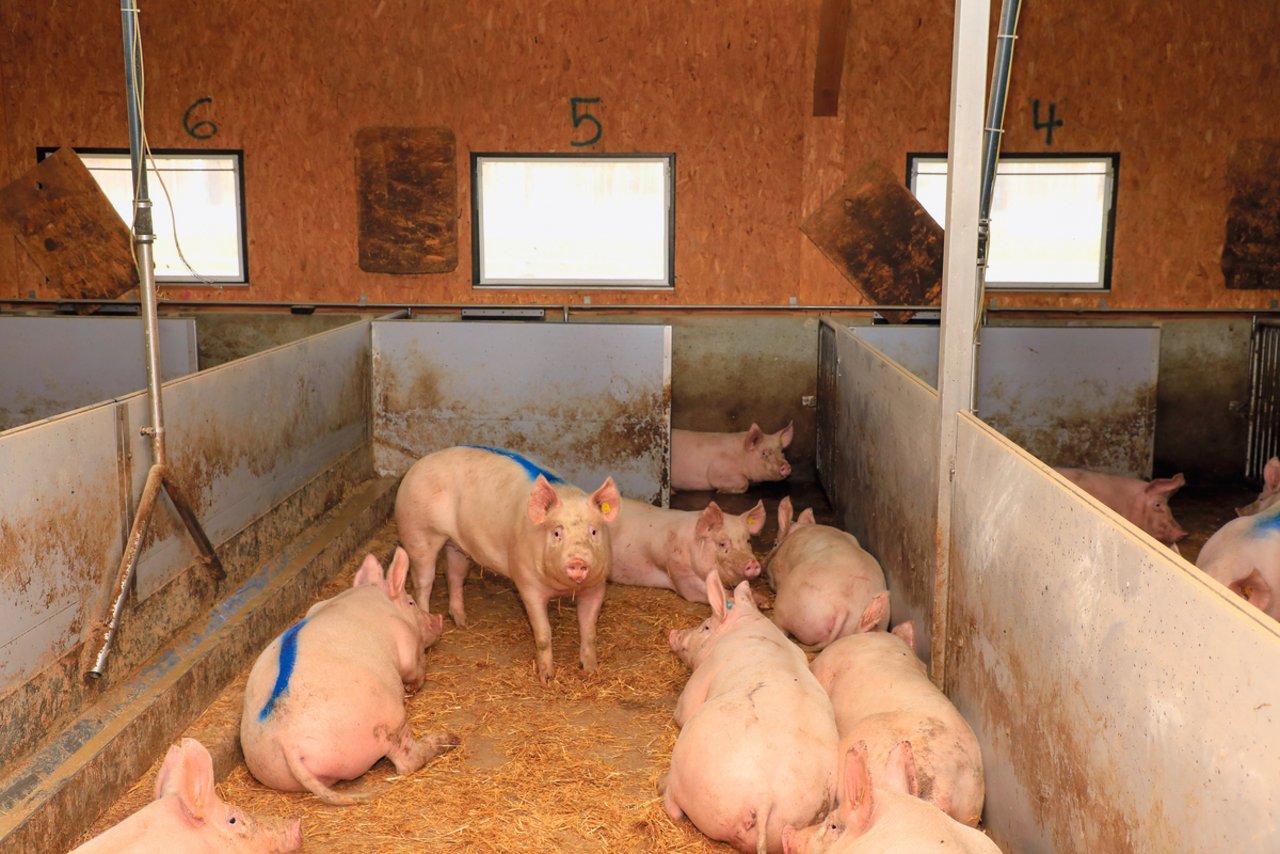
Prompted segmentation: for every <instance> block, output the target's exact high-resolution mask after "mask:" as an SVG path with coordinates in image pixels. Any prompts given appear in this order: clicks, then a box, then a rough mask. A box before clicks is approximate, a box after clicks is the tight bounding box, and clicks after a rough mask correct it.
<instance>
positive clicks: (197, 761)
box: [72, 738, 302, 854]
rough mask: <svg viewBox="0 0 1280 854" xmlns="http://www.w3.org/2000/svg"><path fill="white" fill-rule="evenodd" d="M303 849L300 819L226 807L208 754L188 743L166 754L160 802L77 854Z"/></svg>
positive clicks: (159, 785) (202, 853)
mask: <svg viewBox="0 0 1280 854" xmlns="http://www.w3.org/2000/svg"><path fill="white" fill-rule="evenodd" d="M301 847H302V825H301V823H300V822H299V821H298V820H297V819H294V820H293V821H292V822H286V821H284V820H283V819H271V818H266V819H264V818H255V817H253V816H251V815H249V814H248V813H247V812H245V811H244V810H240V809H236V808H235V807H233V806H231V805H230V804H227V803H224V802H223V800H222V799H221V798H219V797H218V793H217V791H216V790H215V789H214V782H213V759H212V757H210V756H209V751H208V750H206V749H205V746H204V745H203V744H201V743H200V742H198V741H196V740H195V739H194V738H184V739H182V742H181V743H180V744H174V745H171V746H170V747H169V752H168V753H167V754H165V757H164V764H162V765H161V766H160V773H159V774H157V775H156V798H155V800H153V801H152V802H151V803H149V804H147V805H146V806H145V807H143V808H142V809H140V810H138V811H137V812H135V813H134V814H133V815H131V816H129V817H128V818H126V819H125V820H124V821H122V822H120V823H119V824H117V825H115V826H114V827H112V828H110V829H109V830H106V831H104V832H102V833H101V834H99V835H98V836H95V837H94V838H93V839H90V840H89V841H88V842H86V843H85V844H83V845H81V846H80V847H79V848H76V849H75V850H74V851H73V852H72V854H117V852H137V854H150V852H154V851H182V852H191V853H192V854H221V852H226V851H231V852H244V854H250V852H256V854H274V852H284V851H297V850H298V849H299V848H301Z"/></svg>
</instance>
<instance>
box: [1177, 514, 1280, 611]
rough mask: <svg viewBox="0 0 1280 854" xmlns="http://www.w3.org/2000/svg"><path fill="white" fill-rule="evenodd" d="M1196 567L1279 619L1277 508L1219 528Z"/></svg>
mask: <svg viewBox="0 0 1280 854" xmlns="http://www.w3.org/2000/svg"><path fill="white" fill-rule="evenodd" d="M1196 566H1198V567H1200V569H1202V570H1204V571H1205V573H1206V574H1207V575H1208V576H1209V577H1210V578H1213V579H1215V580H1217V581H1219V582H1221V583H1222V584H1224V585H1226V586H1227V588H1228V589H1229V590H1231V592H1233V593H1235V594H1237V595H1239V596H1241V597H1243V598H1244V599H1245V601H1247V602H1248V603H1249V604H1251V605H1253V606H1254V607H1256V608H1258V609H1259V610H1261V611H1262V612H1263V613H1265V614H1268V615H1269V616H1271V617H1273V618H1275V619H1277V620H1280V505H1277V504H1275V503H1272V505H1271V506H1269V507H1267V508H1266V509H1265V510H1263V511H1262V512H1260V513H1256V514H1253V515H1250V516H1241V517H1239V518H1237V519H1232V520H1231V521H1230V522H1228V523H1227V524H1225V525H1223V526H1222V527H1221V528H1219V529H1218V530H1217V531H1215V532H1214V533H1213V535H1212V536H1211V537H1209V539H1208V540H1206V541H1205V544H1204V546H1203V547H1202V548H1201V549H1200V554H1199V555H1197V556H1196Z"/></svg>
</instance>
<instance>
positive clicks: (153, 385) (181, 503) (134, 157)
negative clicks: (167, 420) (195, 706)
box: [86, 0, 226, 681]
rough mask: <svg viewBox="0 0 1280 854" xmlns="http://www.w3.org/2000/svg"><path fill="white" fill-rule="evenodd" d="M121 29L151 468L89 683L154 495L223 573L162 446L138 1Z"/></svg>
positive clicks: (124, 8) (107, 645)
mask: <svg viewBox="0 0 1280 854" xmlns="http://www.w3.org/2000/svg"><path fill="white" fill-rule="evenodd" d="M120 18H121V28H122V30H123V34H124V80H125V100H126V103H127V106H128V113H129V160H130V164H131V166H132V168H133V187H134V203H133V212H134V213H133V245H134V256H135V260H136V261H137V264H138V288H139V292H140V294H141V296H142V332H143V345H144V347H145V350H146V366H147V399H148V402H149V404H150V410H151V424H150V426H148V427H144V428H142V429H143V432H144V433H146V434H148V435H150V437H151V453H152V460H151V468H150V469H149V470H148V472H147V480H146V483H145V484H144V486H143V489H142V497H141V498H140V499H139V501H138V510H137V514H136V515H135V516H134V518H133V524H132V526H131V527H130V529H129V536H128V538H127V540H126V541H125V547H124V554H123V555H121V558H120V568H119V571H118V572H117V573H116V578H115V583H114V585H113V586H112V601H111V612H110V615H109V618H108V621H107V623H106V625H105V627H104V628H103V629H102V646H101V647H100V648H99V650H98V655H97V658H96V660H95V662H94V666H93V668H92V669H91V670H89V671H88V673H87V674H86V679H87V680H88V681H93V680H96V679H99V678H101V677H102V674H103V671H104V668H105V667H106V661H107V655H108V654H109V653H110V652H111V647H112V644H113V643H114V641H115V635H116V632H117V631H118V630H119V628H120V618H121V617H122V615H123V614H124V606H125V602H126V601H128V597H129V590H130V589H131V588H132V586H133V576H134V572H135V571H136V570H137V566H138V557H139V554H140V553H141V551H142V540H143V539H144V538H145V537H146V534H147V528H148V526H149V525H150V523H151V514H152V513H153V512H154V511H155V504H156V499H157V498H158V497H159V494H160V489H161V488H162V487H163V489H164V490H165V492H167V493H168V494H169V499H170V500H171V501H172V502H173V506H174V508H175V509H176V510H177V511H178V515H179V517H181V519H182V521H183V523H184V524H185V525H186V527H187V531H188V533H190V534H191V538H192V539H193V540H194V541H195V543H196V546H197V548H199V550H200V554H201V557H202V558H203V559H204V561H205V562H206V563H207V564H208V565H209V568H210V570H211V571H212V572H213V574H214V578H215V579H217V580H219V581H221V580H222V579H223V578H224V577H225V576H226V573H225V572H224V571H223V568H222V562H221V561H220V560H219V559H218V556H217V554H215V553H214V550H213V544H212V543H210V542H209V538H208V537H207V536H205V533H204V529H203V528H201V527H200V523H199V521H198V520H197V519H196V517H195V514H194V513H193V512H192V511H191V505H190V504H189V503H188V501H187V499H186V497H185V496H184V495H183V494H182V492H181V490H180V488H179V487H178V485H177V483H176V482H174V480H173V476H172V474H171V473H170V472H169V467H168V463H169V461H168V455H167V453H166V450H165V437H164V408H163V403H162V399H161V391H160V377H161V373H160V335H159V324H160V322H159V318H158V316H157V312H156V277H155V261H154V255H153V252H152V244H153V243H154V242H155V232H154V230H153V227H152V221H151V199H150V197H149V195H148V191H147V163H146V150H145V144H144V138H143V133H142V104H141V102H140V100H139V92H140V88H141V86H140V77H141V71H142V67H141V63H142V57H141V53H140V51H139V38H140V35H139V33H138V5H137V0H121V3H120Z"/></svg>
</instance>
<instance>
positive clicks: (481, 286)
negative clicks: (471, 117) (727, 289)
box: [471, 151, 676, 291]
mask: <svg viewBox="0 0 1280 854" xmlns="http://www.w3.org/2000/svg"><path fill="white" fill-rule="evenodd" d="M486 160H495V161H591V160H594V161H610V160H612V161H628V160H634V161H659V162H662V163H663V164H664V172H663V174H664V177H665V181H664V187H665V190H664V192H665V195H666V210H665V214H664V222H663V229H664V232H665V241H664V248H663V251H664V253H665V256H666V257H665V264H664V278H663V279H662V280H656V279H655V280H637V279H625V280H623V279H619V280H609V279H600V278H591V279H577V280H574V279H566V278H564V277H545V278H531V279H513V278H505V279H498V278H486V277H485V276H484V275H482V270H481V267H482V253H483V210H482V198H481V196H482V193H483V187H482V183H483V182H482V179H481V172H480V169H481V166H482V164H483V163H484V162H485V161H486ZM675 225H676V155H675V152H513V151H473V152H471V286H472V288H475V289H478V290H491V289H514V290H546V289H555V290H599V291H625V290H636V291H639V290H645V291H671V290H674V289H675V281H676V278H675Z"/></svg>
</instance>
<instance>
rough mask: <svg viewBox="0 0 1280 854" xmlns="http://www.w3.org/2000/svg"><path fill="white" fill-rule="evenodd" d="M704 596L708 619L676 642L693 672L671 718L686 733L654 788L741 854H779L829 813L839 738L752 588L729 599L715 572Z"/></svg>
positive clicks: (802, 664) (800, 661)
mask: <svg viewBox="0 0 1280 854" xmlns="http://www.w3.org/2000/svg"><path fill="white" fill-rule="evenodd" d="M707 599H708V600H709V602H710V603H711V616H710V617H708V618H707V620H706V621H705V622H703V623H702V624H701V625H699V626H695V627H693V628H690V629H676V630H672V632H671V635H670V642H671V649H672V650H673V651H674V652H675V653H676V655H678V656H679V657H680V660H681V661H683V662H684V663H685V664H687V665H689V667H691V668H692V669H693V674H692V675H691V676H690V677H689V681H688V682H687V683H686V684H685V686H684V690H683V691H681V692H680V698H679V699H678V700H677V701H676V708H675V712H674V713H673V714H674V717H675V722H676V725H677V726H679V727H680V735H679V737H678V738H676V745H675V748H674V749H673V750H672V752H671V768H670V770H669V771H668V772H667V773H666V775H665V776H664V777H663V778H662V780H660V781H659V783H658V787H659V789H660V790H661V792H662V804H663V807H664V808H665V809H666V811H667V814H668V815H669V816H671V818H672V819H674V820H676V821H679V820H680V818H681V817H682V816H685V815H687V816H688V817H689V820H690V821H692V822H693V824H694V825H695V826H696V827H697V828H698V829H699V830H700V831H702V832H703V833H704V834H706V835H707V836H709V837H711V838H712V839H717V840H720V841H723V842H728V843H729V844H730V845H732V846H734V847H735V848H737V849H738V850H739V851H755V852H757V854H765V852H775V854H776V852H780V851H781V850H782V828H783V826H784V825H787V824H810V823H812V822H813V821H814V820H815V819H816V818H817V817H818V816H820V815H823V814H824V813H825V812H826V811H827V810H828V809H830V806H831V802H832V797H833V795H834V793H835V772H836V769H835V759H836V744H837V741H838V738H839V737H838V735H837V734H836V723H835V717H834V715H833V713H832V711H831V702H830V701H829V700H828V699H827V696H826V694H824V693H823V692H822V687H821V686H820V685H818V681H817V680H816V679H814V677H813V674H812V673H810V672H809V668H808V661H807V659H806V658H805V655H804V653H803V652H801V651H800V649H799V648H798V647H797V646H796V645H795V644H793V643H791V641H789V640H787V639H786V638H785V637H784V636H783V634H782V632H780V631H779V630H778V628H777V627H776V626H774V625H773V624H772V623H770V622H769V621H768V620H767V619H765V617H764V616H763V615H761V614H760V612H759V611H757V610H756V607H755V603H754V602H753V601H752V598H751V587H750V585H749V584H748V583H747V582H746V581H744V582H742V583H741V584H739V585H738V586H737V588H736V589H735V590H734V593H733V601H732V602H727V601H726V600H725V590H724V585H723V584H721V583H720V576H718V575H716V574H715V573H714V572H713V573H710V574H709V575H708V576H707Z"/></svg>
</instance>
